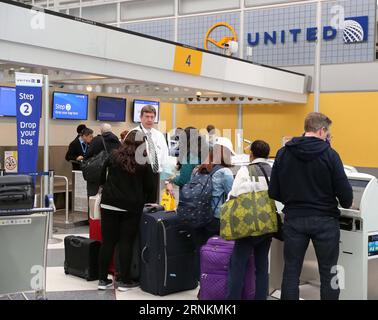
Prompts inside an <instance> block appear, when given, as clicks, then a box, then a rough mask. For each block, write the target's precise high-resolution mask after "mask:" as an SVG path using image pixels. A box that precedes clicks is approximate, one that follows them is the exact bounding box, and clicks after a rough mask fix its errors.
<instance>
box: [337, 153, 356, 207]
mask: <svg viewBox="0 0 378 320" xmlns="http://www.w3.org/2000/svg"><path fill="white" fill-rule="evenodd" d="M333 168H334V169H333V175H332V182H333V187H334V189H335V195H336V197H337V199H338V200H339V202H340V205H341V206H342V207H343V208H346V209H348V208H350V207H351V206H352V203H353V190H352V187H351V185H350V183H349V181H348V178H347V176H346V174H345V170H344V166H343V163H342V161H341V159H340V156H339V154H338V153H337V152H336V151H334V154H333Z"/></svg>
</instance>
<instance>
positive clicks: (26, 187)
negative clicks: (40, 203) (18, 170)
mask: <svg viewBox="0 0 378 320" xmlns="http://www.w3.org/2000/svg"><path fill="white" fill-rule="evenodd" d="M34 195H35V185H34V181H33V178H32V177H31V176H28V175H9V176H1V177H0V210H12V209H33V206H34ZM23 214H26V212H24V213H23Z"/></svg>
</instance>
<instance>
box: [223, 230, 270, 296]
mask: <svg viewBox="0 0 378 320" xmlns="http://www.w3.org/2000/svg"><path fill="white" fill-rule="evenodd" d="M271 242H272V237H271V236H270V235H266V236H261V237H249V238H244V239H240V240H236V241H235V246H234V250H233V251H232V255H231V260H230V268H229V271H228V285H227V287H228V290H227V299H228V300H241V298H242V293H243V287H244V278H245V273H246V270H247V265H248V259H249V257H250V255H251V254H252V252H254V256H255V267H256V271H255V274H256V295H255V299H256V300H266V298H267V296H268V290H269V274H268V268H269V261H268V254H269V249H270V244H271Z"/></svg>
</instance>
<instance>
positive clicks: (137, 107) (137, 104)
mask: <svg viewBox="0 0 378 320" xmlns="http://www.w3.org/2000/svg"><path fill="white" fill-rule="evenodd" d="M147 105H151V106H153V107H154V108H155V110H156V119H155V123H158V122H159V118H160V102H159V101H149V100H134V108H133V122H135V123H138V122H140V111H141V110H142V108H143V107H144V106H147Z"/></svg>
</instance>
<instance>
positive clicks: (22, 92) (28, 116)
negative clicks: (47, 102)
mask: <svg viewBox="0 0 378 320" xmlns="http://www.w3.org/2000/svg"><path fill="white" fill-rule="evenodd" d="M42 78H43V75H41V74H32V73H20V72H16V106H17V110H16V111H17V150H18V173H31V172H35V171H36V170H37V160H38V138H39V120H40V117H41V109H42V108H41V106H42Z"/></svg>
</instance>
